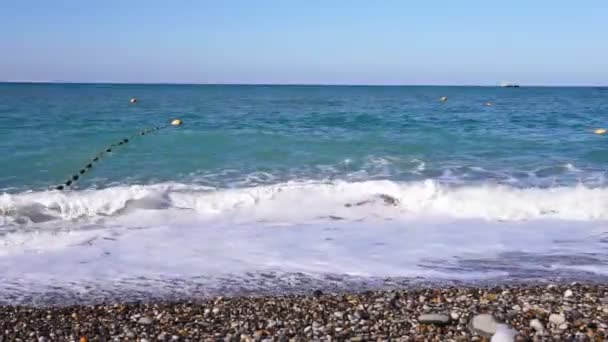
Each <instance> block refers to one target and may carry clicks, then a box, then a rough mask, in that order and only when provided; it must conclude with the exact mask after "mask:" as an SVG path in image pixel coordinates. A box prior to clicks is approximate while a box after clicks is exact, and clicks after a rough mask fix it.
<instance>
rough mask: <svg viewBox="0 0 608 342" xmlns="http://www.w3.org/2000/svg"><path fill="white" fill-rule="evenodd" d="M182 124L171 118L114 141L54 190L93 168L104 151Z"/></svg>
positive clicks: (65, 185) (60, 188) (75, 179)
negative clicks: (168, 121)
mask: <svg viewBox="0 0 608 342" xmlns="http://www.w3.org/2000/svg"><path fill="white" fill-rule="evenodd" d="M182 124H183V121H182V120H181V119H174V120H171V122H170V123H168V124H165V125H162V126H156V127H153V128H146V129H144V130H143V131H141V132H138V133H136V134H133V135H132V136H130V137H128V138H124V139H122V140H120V141H119V142H116V143H114V144H112V145H110V146H108V147H107V148H106V149H104V150H103V151H101V152H99V153H97V154H96V155H95V156H94V157H93V158H91V161H90V162H89V163H87V164H86V165H85V166H84V167H83V168H82V169H80V171H78V172H76V173H74V174H73V175H72V176H71V177H70V178H68V180H67V181H65V183H63V184H60V185H57V186H56V187H55V190H66V189H67V188H69V187H71V186H73V185H74V184H75V183H76V182H77V181H78V180H79V179H80V178H82V176H83V175H84V174H85V173H87V172H88V171H89V170H90V169H92V168H93V165H95V163H97V162H99V161H100V160H101V158H102V157H103V156H104V155H105V154H106V153H110V152H112V151H113V150H114V148H116V147H118V146H122V145H126V144H128V143H129V142H130V141H131V140H133V139H134V138H136V137H138V136H144V135H146V134H150V133H154V132H157V131H159V130H161V129H164V128H167V127H171V126H181V125H182Z"/></svg>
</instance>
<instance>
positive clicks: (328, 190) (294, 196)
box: [0, 180, 608, 226]
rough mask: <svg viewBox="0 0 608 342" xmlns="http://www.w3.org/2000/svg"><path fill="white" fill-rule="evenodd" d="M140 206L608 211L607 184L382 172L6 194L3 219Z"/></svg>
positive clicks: (243, 214)
mask: <svg viewBox="0 0 608 342" xmlns="http://www.w3.org/2000/svg"><path fill="white" fill-rule="evenodd" d="M141 210H179V211H182V210H189V211H192V212H195V213H196V214H197V215H199V217H201V218H218V217H219V218H221V217H222V215H224V216H226V217H230V218H231V219H238V220H260V221H265V222H268V221H270V222H272V221H280V222H302V221H305V220H311V219H323V218H328V219H346V220H348V219H353V220H355V219H356V220H360V219H367V218H379V219H399V218H412V217H414V218H420V217H430V218H432V217H454V218H481V219H487V220H494V221H499V220H506V221H510V220H514V221H517V220H531V219H565V220H581V221H592V220H604V219H608V188H589V187H585V186H582V185H579V186H573V187H555V188H525V189H522V188H515V187H511V186H507V185H489V184H488V185H464V186H454V185H445V184H441V183H439V182H437V181H432V180H427V181H420V182H395V181H389V180H378V181H362V182H346V181H332V182H318V181H300V182H286V183H280V184H275V185H261V186H254V187H246V188H235V189H217V188H212V187H207V186H200V185H192V184H180V183H161V184H154V185H129V186H127V185H125V186H116V187H110V188H106V189H101V190H92V189H90V190H81V191H68V192H60V191H42V192H24V193H17V194H3V195H0V224H1V225H3V226H6V225H24V224H37V223H43V222H48V221H57V220H80V219H87V218H101V217H114V216H121V215H127V214H129V213H132V212H135V211H141Z"/></svg>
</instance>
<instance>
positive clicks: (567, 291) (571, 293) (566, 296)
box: [564, 289, 574, 298]
mask: <svg viewBox="0 0 608 342" xmlns="http://www.w3.org/2000/svg"><path fill="white" fill-rule="evenodd" d="M572 296H574V293H573V292H572V290H570V289H567V290H566V291H565V292H564V298H570V297H572Z"/></svg>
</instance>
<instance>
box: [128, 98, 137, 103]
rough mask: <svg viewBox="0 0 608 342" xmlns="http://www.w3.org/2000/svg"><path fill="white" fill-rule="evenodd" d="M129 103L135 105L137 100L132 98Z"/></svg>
mask: <svg viewBox="0 0 608 342" xmlns="http://www.w3.org/2000/svg"><path fill="white" fill-rule="evenodd" d="M129 102H131V103H136V102H137V99H136V98H134V97H132V98H131V100H129Z"/></svg>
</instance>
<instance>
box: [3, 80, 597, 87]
mask: <svg viewBox="0 0 608 342" xmlns="http://www.w3.org/2000/svg"><path fill="white" fill-rule="evenodd" d="M0 84H82V85H95V84H108V85H184V86H188V85H190V86H193V85H198V86H311V87H315V86H316V87H323V86H336V87H497V88H501V87H502V86H501V85H500V83H497V84H429V83H419V84H405V83H404V84H382V83H369V84H365V83H237V82H234V83H232V82H226V83H215V82H212V83H194V82H114V81H85V82H80V81H0ZM514 84H516V85H518V86H519V87H527V88H534V87H538V88H540V87H546V88H567V87H572V88H595V87H600V88H605V87H608V84H572V85H569V84H555V85H550V84H523V85H522V84H520V83H514Z"/></svg>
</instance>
